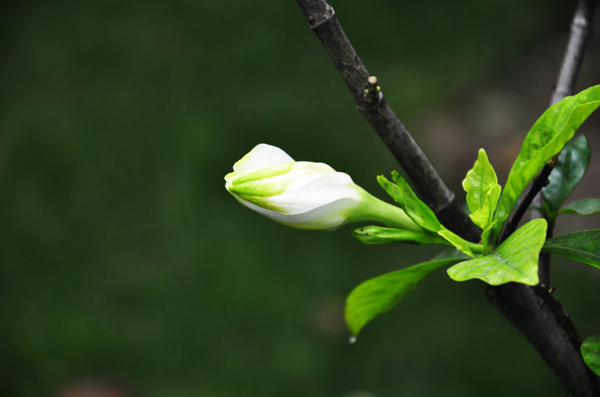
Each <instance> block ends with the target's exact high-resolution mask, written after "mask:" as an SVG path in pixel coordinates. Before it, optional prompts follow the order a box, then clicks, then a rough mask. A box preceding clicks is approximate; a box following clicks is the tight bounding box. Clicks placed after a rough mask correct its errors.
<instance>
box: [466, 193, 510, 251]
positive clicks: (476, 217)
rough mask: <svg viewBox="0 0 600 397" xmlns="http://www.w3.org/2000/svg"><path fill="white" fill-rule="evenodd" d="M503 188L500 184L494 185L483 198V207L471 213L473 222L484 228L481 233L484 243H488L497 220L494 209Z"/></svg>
mask: <svg viewBox="0 0 600 397" xmlns="http://www.w3.org/2000/svg"><path fill="white" fill-rule="evenodd" d="M501 190H502V188H501V187H500V185H494V186H493V187H492V188H491V189H490V191H489V192H488V193H487V194H486V195H485V197H484V198H483V205H482V206H481V208H480V209H478V210H477V211H475V212H474V213H472V214H470V215H469V217H470V218H471V220H472V221H473V223H474V224H476V225H477V226H479V227H480V228H481V229H482V230H483V232H482V233H481V242H482V243H483V244H487V242H488V238H489V235H490V230H491V228H492V227H493V226H492V225H493V224H495V222H496V221H494V211H495V210H496V206H497V205H498V199H499V198H500V192H501Z"/></svg>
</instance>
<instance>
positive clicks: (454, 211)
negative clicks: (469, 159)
mask: <svg viewBox="0 0 600 397" xmlns="http://www.w3.org/2000/svg"><path fill="white" fill-rule="evenodd" d="M296 2H297V3H298V5H299V6H300V8H301V9H302V11H303V12H304V15H305V16H306V20H307V21H308V24H309V26H310V27H311V29H312V30H313V31H314V32H315V34H316V35H317V37H318V38H319V40H321V43H322V44H323V47H324V48H325V50H326V51H327V53H328V54H329V56H330V57H331V60H332V61H333V63H334V65H335V67H336V68H337V70H338V71H339V73H340V75H341V76H342V78H343V80H344V82H345V83H346V86H347V87H348V89H349V90H350V93H351V94H352V97H353V98H354V102H355V103H356V107H357V109H358V111H359V112H360V113H361V114H362V115H363V116H364V117H365V118H366V119H367V121H368V122H369V124H371V126H372V127H373V129H374V130H375V131H376V132H377V133H378V134H379V137H380V138H381V139H382V140H383V142H384V143H385V144H386V145H387V147H388V149H389V150H390V152H391V153H392V154H393V155H394V157H395V158H396V160H397V161H398V163H399V164H400V165H401V166H402V168H403V169H404V170H405V171H406V173H407V175H408V177H409V178H410V180H411V183H412V186H413V187H414V188H415V189H416V190H417V191H418V192H419V194H420V198H421V199H422V200H423V201H424V202H425V203H426V204H427V205H428V206H429V207H430V208H431V209H432V210H433V211H434V212H435V213H436V215H437V216H438V218H439V219H440V221H441V222H442V223H443V224H444V225H446V227H448V228H450V229H452V230H453V231H454V232H456V233H459V234H461V235H463V236H467V238H469V237H470V239H472V240H474V241H476V239H477V238H479V232H478V231H477V230H476V228H475V227H474V225H473V223H472V222H471V221H470V219H469V218H468V217H467V216H466V215H465V213H464V211H463V209H462V208H461V207H460V205H459V204H458V202H457V201H456V198H455V196H454V193H453V192H452V191H451V190H450V189H448V187H447V186H446V185H445V184H444V182H443V181H442V179H441V178H440V176H439V174H438V173H437V171H436V170H435V169H434V168H433V166H432V165H431V163H430V162H429V160H428V159H427V157H426V156H425V155H424V154H423V151H422V150H421V148H420V147H419V146H418V145H417V143H416V142H415V140H414V139H413V138H412V136H411V135H410V133H409V132H408V131H407V129H406V127H405V126H404V124H402V122H401V121H400V119H399V118H398V116H396V114H395V113H394V111H393V110H392V109H391V108H390V106H389V105H388V103H387V102H386V100H385V98H384V97H383V93H382V92H381V91H380V90H379V89H378V88H377V87H376V85H375V87H373V84H372V83H369V77H371V75H370V74H369V72H368V71H367V68H366V67H365V65H364V64H363V63H362V61H361V60H360V57H359V56H358V54H357V53H356V51H355V50H354V47H353V46H352V44H351V43H350V40H349V39H348V37H347V36H346V33H345V32H344V30H343V29H342V26H341V25H340V22H339V21H338V19H337V17H336V15H335V12H334V10H333V8H332V7H331V6H329V4H327V2H326V1H325V0H296ZM365 90H370V91H369V92H368V93H365Z"/></svg>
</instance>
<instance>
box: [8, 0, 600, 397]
mask: <svg viewBox="0 0 600 397" xmlns="http://www.w3.org/2000/svg"><path fill="white" fill-rule="evenodd" d="M332 5H333V6H334V7H335V9H336V12H337V14H338V16H339V18H340V19H341V21H342V24H343V25H344V27H345V28H346V30H347V32H348V34H349V36H350V38H351V39H352V40H353V41H354V44H355V46H356V47H357V50H358V51H359V53H360V54H361V57H362V58H363V61H364V62H365V63H366V65H367V67H368V68H369V69H370V70H371V73H374V74H376V75H377V76H378V77H379V79H380V81H382V82H383V83H382V84H383V89H384V92H385V94H386V97H387V99H388V101H389V102H390V103H391V104H392V106H393V107H394V108H395V109H396V110H397V112H398V113H399V115H400V116H401V118H402V119H403V121H404V122H405V123H406V124H407V126H408V127H409V129H410V128H411V126H413V125H416V124H418V122H419V120H423V119H424V118H426V117H427V115H428V111H429V110H428V109H433V108H436V107H441V106H444V104H445V103H448V102H453V101H455V100H456V98H458V97H459V95H458V94H459V93H460V92H464V91H465V90H469V87H476V86H478V85H485V84H487V82H490V81H493V79H496V78H499V77H501V76H503V75H504V74H506V73H507V71H508V70H510V67H511V61H510V60H511V59H518V58H519V57H520V56H521V55H522V54H525V53H527V51H529V50H530V49H531V48H533V47H534V46H536V45H538V44H539V43H541V42H543V40H547V39H552V38H555V37H560V35H564V34H565V33H566V32H567V30H568V25H569V20H570V15H571V13H572V10H573V8H574V4H571V2H553V3H552V4H549V3H548V2H546V1H541V0H531V1H517V0H510V1H497V0H493V1H487V2H475V3H473V2H471V1H466V0H463V1H456V2H447V1H442V0H438V1H433V2H397V1H381V2H366V1H344V2H339V4H336V3H332ZM0 7H1V9H0V15H1V17H0V19H1V24H0V26H1V27H0V29H1V33H2V39H1V50H0V56H1V58H2V61H1V62H0V77H1V84H0V208H1V210H0V322H1V323H0V341H1V342H0V395H6V396H8V395H11V396H32V397H33V396H41V395H53V393H55V394H56V393H58V390H61V389H62V388H64V387H66V386H65V385H68V384H70V383H72V382H76V381H78V380H80V379H109V380H117V381H119V382H122V383H123V384H125V385H128V387H130V388H131V389H132V390H134V391H135V392H137V393H138V394H139V395H142V396H150V397H158V396H215V397H229V396H290V397H293V396H312V397H321V396H322V397H325V396H346V397H351V396H354V397H358V396H364V397H367V396H391V395H402V396H439V395H444V396H469V395H472V396H481V395H486V396H504V395H515V394H519V395H559V394H560V391H561V389H560V385H558V384H557V382H556V381H555V379H554V378H553V375H552V373H551V371H550V370H549V369H547V368H546V367H545V365H544V363H543V362H542V361H541V359H540V358H539V357H538V356H537V354H536V352H535V351H534V350H533V349H532V348H531V347H530V346H529V345H528V344H527V342H526V341H524V340H523V339H522V338H521V337H520V335H519V334H518V332H517V331H516V330H514V329H513V328H512V327H511V326H510V325H509V324H507V323H506V322H505V321H504V319H503V318H502V317H501V315H500V314H498V313H497V312H496V311H495V310H494V309H493V308H492V307H491V306H490V305H489V304H488V303H487V302H486V300H485V297H484V294H483V292H484V286H483V284H481V283H479V282H469V283H464V284H459V283H455V282H452V281H450V280H449V279H448V277H447V276H446V275H445V274H444V272H443V271H442V272H439V273H437V274H435V275H434V276H432V277H431V278H428V279H426V280H424V281H423V282H422V283H421V286H420V288H418V289H417V290H416V291H415V292H413V293H411V295H410V296H408V297H407V298H406V299H405V301H404V302H403V303H402V305H400V307H398V308H397V309H395V310H393V311H392V312H391V313H390V314H388V315H386V316H384V317H382V318H381V319H378V320H377V321H376V322H375V323H373V324H372V325H369V326H368V327H367V328H365V330H364V331H363V332H362V333H361V336H360V339H359V340H358V342H357V343H356V344H354V345H350V344H349V343H348V337H349V334H348V332H347V331H346V329H345V327H344V324H343V318H342V316H343V302H344V298H345V296H346V295H347V294H348V293H349V292H350V291H351V289H352V288H353V287H354V286H356V285H357V284H358V283H360V282H361V281H363V280H365V279H367V278H370V277H374V276H377V275H380V274H382V273H385V272H387V271H392V270H397V269H400V268H402V267H405V266H407V265H410V264H413V263H417V262H418V261H423V260H427V259H428V258H429V255H430V254H431V250H429V249H419V248H418V247H410V246H409V247H405V246H375V247H374V246H362V245H360V244H358V243H357V242H356V241H354V239H353V238H352V237H351V236H350V231H349V228H343V229H342V230H340V231H338V232H335V233H326V232H302V231H297V230H293V229H289V228H286V227H283V226H280V225H278V224H275V223H273V222H271V221H268V220H266V219H263V218H262V217H260V216H258V215H256V214H254V213H252V212H250V211H248V210H246V209H245V208H243V207H242V206H240V205H239V204H238V203H237V202H236V201H235V200H233V199H232V198H231V197H230V196H229V195H228V193H227V192H226V191H225V189H224V188H223V185H224V181H223V176H224V175H225V174H226V173H227V172H229V171H230V170H231V166H232V164H233V163H234V162H235V161H236V160H237V159H239V158H240V157H241V156H242V155H243V154H245V153H246V152H248V151H249V150H250V149H251V148H252V147H253V146H254V145H255V144H257V143H260V142H265V143H270V144H274V145H277V146H280V147H282V148H284V149H285V150H287V151H288V152H289V153H290V154H291V155H292V156H293V157H295V158H296V159H302V160H312V161H323V162H327V163H329V164H330V165H332V166H333V167H334V168H336V169H339V170H342V171H345V172H348V173H349V174H351V175H352V176H353V178H354V180H355V181H356V182H357V183H359V184H360V185H362V186H363V187H365V188H366V189H367V190H369V191H371V192H373V193H374V194H376V195H377V196H379V197H384V196H385V194H384V192H383V191H382V190H381V189H380V188H379V187H378V186H377V182H376V180H375V176H376V175H377V174H383V173H385V174H386V175H389V172H390V171H391V170H393V169H397V166H396V165H395V163H394V160H393V158H392V157H391V155H389V154H388V153H387V151H386V149H385V147H384V145H383V144H382V143H381V142H380V141H379V140H378V138H377V137H376V135H375V134H374V133H373V132H372V131H370V129H369V127H368V126H367V125H366V123H365V122H364V121H363V120H362V119H361V118H360V116H359V114H358V113H357V112H356V111H355V110H354V104H353V103H352V101H351V98H350V95H348V92H347V90H346V88H345V87H344V86H343V83H342V82H341V79H340V78H339V76H338V75H337V72H336V71H335V70H334V69H333V67H332V66H331V64H330V62H329V59H328V58H327V56H326V54H325V53H324V51H323V50H322V48H321V47H320V44H319V43H318V41H317V39H316V38H315V37H314V35H313V34H312V32H310V30H309V29H308V27H307V25H306V23H305V21H304V18H303V16H302V13H301V11H300V9H299V8H298V6H297V5H296V4H295V2H294V1H291V0H289V1H275V0H267V1H263V2H248V1H241V0H234V1H227V2H208V1H175V2H163V1H158V0H149V1H145V2H139V1H129V2H123V1H109V0H106V1H100V0H91V1H54V2H48V1H27V2H17V1H12V2H8V3H5V4H3V5H2V6H0ZM560 48H561V49H562V47H560ZM554 67H555V69H558V64H556V65H554ZM552 84H553V83H552V82H551V81H549V82H548V94H549V93H550V90H551V86H552ZM548 97H549V95H548ZM545 105H546V103H540V104H538V105H537V106H538V107H539V109H540V110H543V108H544V106H545ZM537 116H538V114H532V115H531V123H533V121H534V120H535V118H536V117H537ZM529 125H530V124H529ZM524 128H528V125H525V126H524ZM517 132H518V133H522V131H517ZM414 133H415V136H416V138H417V139H420V138H419V136H420V135H419V133H420V131H414ZM421 139H424V140H425V139H428V138H427V136H423V137H422V138H421ZM474 139H477V137H474ZM425 145H426V146H427V145H429V146H434V145H435V142H425ZM487 149H488V153H490V152H492V151H493V148H487ZM475 158H476V152H475V151H474V152H473V158H472V161H474V160H475ZM469 161H470V162H471V163H472V161H471V160H469ZM492 161H493V159H492ZM465 171H466V170H464V169H461V170H450V171H449V170H445V171H444V173H445V175H448V174H450V175H453V176H452V177H451V178H453V179H451V180H450V182H449V183H451V184H452V185H453V186H459V183H460V180H461V178H462V177H463V176H464V172H465ZM458 194H459V195H462V193H460V192H458ZM569 266H570V267H569V269H570V270H572V271H573V273H572V274H569V275H568V277H569V278H568V280H569V281H568V282H569V283H570V285H572V286H577V287H576V288H573V291H571V294H572V298H571V300H569V299H568V297H569V295H568V293H569V290H568V289H567V290H566V291H565V292H566V294H567V297H566V298H567V299H566V301H567V302H566V304H567V306H569V304H570V305H572V306H573V307H574V310H575V313H576V314H579V315H578V316H576V317H575V320H576V322H577V320H580V321H579V323H583V326H584V329H583V330H582V331H583V332H582V333H583V334H584V335H587V333H589V332H598V329H595V330H593V329H591V327H590V328H585V326H586V324H588V323H585V318H586V313H587V312H586V310H588V309H589V308H586V306H585V303H584V302H586V301H591V300H592V299H595V300H596V301H597V293H595V292H593V291H597V283H596V284H595V285H596V287H593V285H590V278H593V277H596V276H595V273H594V276H592V275H591V273H589V272H588V271H587V269H584V270H582V268H581V266H577V265H574V264H571V265H569ZM560 274H561V273H560V271H559V274H558V276H560ZM563 274H566V273H563ZM558 276H557V277H558ZM595 280H596V281H598V278H597V277H596V278H595ZM593 288H596V289H593ZM562 297H564V295H563V296H562ZM590 307H593V306H590ZM596 309H597V308H596ZM577 310H579V311H580V312H579V313H578V312H577ZM359 391H362V392H363V393H364V394H359V393H358V392H359Z"/></svg>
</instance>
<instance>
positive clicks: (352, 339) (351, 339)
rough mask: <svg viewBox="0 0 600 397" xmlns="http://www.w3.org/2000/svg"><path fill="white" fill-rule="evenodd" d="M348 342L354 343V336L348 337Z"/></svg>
mask: <svg viewBox="0 0 600 397" xmlns="http://www.w3.org/2000/svg"><path fill="white" fill-rule="evenodd" d="M348 342H350V344H353V343H355V342H356V336H354V335H352V336H351V337H350V340H349V341H348Z"/></svg>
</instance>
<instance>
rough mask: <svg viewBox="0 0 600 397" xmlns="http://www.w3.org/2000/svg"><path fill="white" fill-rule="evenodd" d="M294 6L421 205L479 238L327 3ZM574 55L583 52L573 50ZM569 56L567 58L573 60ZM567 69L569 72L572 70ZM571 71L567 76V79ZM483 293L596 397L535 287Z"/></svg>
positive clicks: (571, 387) (301, 0)
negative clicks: (383, 143)
mask: <svg viewBox="0 0 600 397" xmlns="http://www.w3.org/2000/svg"><path fill="white" fill-rule="evenodd" d="M296 2H297V3H298V5H299V6H300V8H301V9H302V11H303V12H304V14H305V16H306V19H307V21H308V23H309V25H310V27H311V28H312V29H313V31H314V32H315V34H316V35H317V37H318V38H319V39H320V40H321V43H322V44H323V46H324V47H325V49H326V50H327V52H328V54H329V56H330V57H331V59H332V61H333V63H334V65H335V67H336V68H337V70H338V71H339V72H340V75H341V76H342V78H343V79H344V82H345V83H346V85H347V86H348V88H349V90H350V92H351V94H352V96H353V98H354V101H355V103H356V106H357V108H358V110H359V111H360V112H361V113H362V114H363V116H364V117H365V118H366V119H367V120H368V121H369V123H370V124H371V126H372V127H373V128H374V129H375V130H376V131H377V133H378V134H379V136H380V137H381V139H382V140H383V141H384V142H385V143H386V145H387V146H388V148H389V150H390V151H391V152H392V153H393V155H394V156H395V157H396V159H397V160H398V162H399V163H400V164H401V165H402V167H403V168H404V170H405V171H406V173H407V175H408V177H409V178H410V179H411V182H412V184H413V186H414V187H415V188H416V189H417V190H418V191H419V193H420V194H421V198H422V199H423V201H424V202H425V203H426V204H427V205H429V206H430V207H431V208H432V209H433V210H434V212H436V215H438V218H439V219H440V221H442V223H443V224H444V225H446V226H447V227H449V228H451V229H453V231H455V232H456V233H458V234H459V235H461V236H462V237H464V238H468V239H471V240H475V239H476V238H478V237H479V233H480V231H479V230H477V227H476V226H474V224H473V223H472V222H471V221H470V219H469V217H468V216H467V215H466V214H465V212H464V211H463V210H462V208H461V207H460V206H459V204H458V203H457V201H456V199H455V197H454V194H453V193H452V192H451V191H450V190H449V189H448V188H447V187H446V185H445V184H444V183H443V182H442V180H441V178H440V177H439V175H438V174H437V172H436V171H435V169H434V168H433V166H432V165H431V163H430V162H429V161H428V160H427V158H426V157H425V155H424V154H423V152H422V151H421V149H420V148H419V147H418V145H417V144H416V143H415V141H414V140H413V138H412V137H411V136H410V134H409V133H408V131H407V130H406V128H405V127H404V125H403V124H402V123H401V122H400V120H399V119H398V117H397V116H396V114H395V113H394V112H393V111H392V109H391V108H390V107H389V106H388V104H387V102H386V101H385V99H384V98H383V94H382V93H381V91H380V90H379V89H378V87H377V85H376V84H377V82H376V80H373V79H371V82H370V83H369V77H370V75H369V73H368V71H367V69H366V68H365V66H364V65H363V63H362V61H361V60H360V58H359V56H358V54H357V53H356V51H355V50H354V48H353V47H352V45H351V43H350V41H349V40H348V37H347V36H346V34H345V33H344V31H343V29H342V27H341V25H340V23H339V21H338V19H337V17H336V15H335V13H334V11H333V9H332V8H331V7H330V6H329V5H328V4H327V2H326V1H325V0H296ZM581 3H586V4H588V5H589V3H590V1H584V0H582V1H581ZM589 10H590V8H589V6H587V7H584V6H582V5H580V7H579V8H578V13H576V19H577V21H576V22H574V23H573V26H574V27H576V29H575V28H574V29H573V30H574V31H575V30H576V31H577V32H578V33H574V32H573V31H572V35H574V34H580V33H581V32H585V31H586V29H589V26H591V24H590V23H582V22H581V21H580V20H579V18H580V17H579V16H578V15H582V16H583V19H585V20H586V21H588V22H589V21H590V20H591V16H590V13H589ZM592 10H593V8H592ZM573 53H574V54H581V53H582V52H581V50H575V51H574V52H573ZM567 58H569V59H571V56H567ZM580 58H581V57H580ZM579 62H580V61H579ZM575 64H577V63H575ZM578 67H579V66H577V67H576V68H577V70H578ZM566 69H567V70H573V67H571V66H570V67H568V68H566ZM570 73H571V72H565V75H568V74H570ZM571 74H572V73H571ZM575 74H576V73H575ZM561 76H562V73H561ZM561 81H562V80H561ZM562 87H563V84H562V83H561V84H560V86H557V91H559V90H563V88H562ZM365 90H366V91H365ZM561 92H562V91H561ZM487 291H488V297H489V299H490V301H491V302H492V303H493V304H494V305H495V306H496V307H497V308H498V309H499V310H500V311H501V312H502V313H503V314H504V315H505V316H506V317H507V318H508V319H509V320H510V321H511V322H512V323H513V324H514V325H515V326H516V327H517V328H518V329H519V330H521V332H522V333H523V334H524V335H525V337H526V338H527V339H528V340H529V341H530V342H531V343H532V344H533V345H534V346H535V347H536V349H537V350H538V351H539V353H540V355H541V356H542V357H543V358H544V360H545V361H546V362H547V363H548V365H549V366H550V367H551V368H552V370H553V371H554V372H555V374H556V375H557V376H558V378H559V379H560V381H561V382H562V383H563V385H564V386H565V388H566V389H567V390H568V391H569V393H571V394H572V396H574V397H579V396H585V397H593V396H600V393H599V392H598V385H597V382H596V380H595V379H592V378H591V377H590V376H589V374H588V370H587V367H586V366H585V364H584V363H583V361H582V359H581V354H580V353H579V351H578V349H577V348H576V347H575V346H574V345H573V344H572V343H571V342H570V340H569V337H568V336H567V334H566V333H565V332H564V331H563V329H562V328H561V326H560V324H559V323H558V322H557V320H556V318H555V316H554V313H553V312H552V310H551V309H550V308H549V307H548V305H544V304H543V302H544V301H543V300H542V299H541V298H540V297H539V296H538V295H536V293H535V292H534V290H533V288H531V287H529V286H527V285H524V284H516V283H508V284H505V285H501V286H498V287H489V288H488V290H487Z"/></svg>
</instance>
